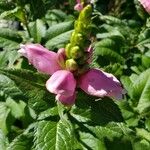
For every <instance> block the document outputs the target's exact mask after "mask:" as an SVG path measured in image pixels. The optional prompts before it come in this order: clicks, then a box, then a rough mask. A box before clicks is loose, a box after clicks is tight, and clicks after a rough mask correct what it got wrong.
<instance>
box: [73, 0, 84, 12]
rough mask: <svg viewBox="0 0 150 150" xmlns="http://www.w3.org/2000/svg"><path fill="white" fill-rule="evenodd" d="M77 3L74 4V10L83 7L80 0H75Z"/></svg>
mask: <svg viewBox="0 0 150 150" xmlns="http://www.w3.org/2000/svg"><path fill="white" fill-rule="evenodd" d="M76 2H77V4H76V5H75V6H74V10H77V11H81V10H82V9H83V4H82V2H81V0H76Z"/></svg>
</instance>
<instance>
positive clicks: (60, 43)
mask: <svg viewBox="0 0 150 150" xmlns="http://www.w3.org/2000/svg"><path fill="white" fill-rule="evenodd" d="M72 32H73V30H71V31H67V32H65V33H62V34H60V35H58V36H56V37H54V38H52V39H50V40H49V41H48V42H46V44H45V45H46V47H47V48H48V49H54V48H60V47H65V44H67V43H68V42H69V39H70V36H71V34H72Z"/></svg>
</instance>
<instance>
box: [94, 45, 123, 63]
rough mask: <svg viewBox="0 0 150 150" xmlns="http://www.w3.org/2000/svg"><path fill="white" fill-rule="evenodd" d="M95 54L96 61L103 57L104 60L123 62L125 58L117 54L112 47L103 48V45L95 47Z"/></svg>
mask: <svg viewBox="0 0 150 150" xmlns="http://www.w3.org/2000/svg"><path fill="white" fill-rule="evenodd" d="M95 54H96V55H97V59H98V60H97V61H99V60H101V59H102V58H104V59H105V61H104V62H105V63H106V62H109V63H110V62H115V63H116V62H119V63H121V64H122V63H124V61H125V59H124V58H123V57H122V56H121V55H120V54H118V53H117V52H115V51H113V50H112V49H109V48H105V47H95ZM102 60H103V59H102Z"/></svg>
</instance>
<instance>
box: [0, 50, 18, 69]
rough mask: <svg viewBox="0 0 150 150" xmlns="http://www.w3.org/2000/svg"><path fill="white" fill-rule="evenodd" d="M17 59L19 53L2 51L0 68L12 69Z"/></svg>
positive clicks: (0, 53)
mask: <svg viewBox="0 0 150 150" xmlns="http://www.w3.org/2000/svg"><path fill="white" fill-rule="evenodd" d="M18 58H19V53H17V51H16V50H14V51H10V50H4V51H2V52H0V67H1V68H4V67H9V68H12V67H13V65H14V63H15V61H16V60H17V59H18Z"/></svg>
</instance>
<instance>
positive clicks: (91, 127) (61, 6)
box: [0, 0, 150, 150]
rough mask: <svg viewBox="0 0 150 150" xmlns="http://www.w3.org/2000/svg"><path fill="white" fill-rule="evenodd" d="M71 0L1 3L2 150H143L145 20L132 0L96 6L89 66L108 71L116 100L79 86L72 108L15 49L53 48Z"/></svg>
mask: <svg viewBox="0 0 150 150" xmlns="http://www.w3.org/2000/svg"><path fill="white" fill-rule="evenodd" d="M74 4H75V1H74V0H68V1H67V0H38V1H37V0H7V1H6V0H0V13H1V15H0V150H28V149H31V150H41V149H42V150H149V149H150V17H149V15H148V14H147V13H146V12H145V11H144V10H143V8H142V6H140V4H139V2H138V0H105V1H103V0H98V1H97V2H96V3H95V4H94V5H93V7H94V12H93V25H92V34H93V36H95V35H96V40H95V42H94V43H93V47H94V56H93V62H92V66H94V67H98V68H103V69H104V70H105V71H107V72H110V73H113V74H114V75H116V76H117V77H118V78H119V79H120V80H121V82H122V84H123V87H124V88H125V89H126V91H127V94H126V95H125V96H124V99H123V100H121V101H112V100H111V99H108V98H103V99H102V100H101V99H97V98H95V97H90V96H89V95H86V94H85V93H83V92H82V91H80V90H79V91H78V97H77V100H76V104H75V105H74V106H73V107H72V108H71V109H66V108H64V107H63V106H62V105H61V104H59V103H58V104H57V103H56V102H55V99H54V95H53V94H51V93H49V92H47V91H46V88H45V82H46V80H47V79H48V78H49V77H48V76H46V75H43V74H40V73H37V71H36V70H35V69H34V68H33V67H32V66H31V65H29V64H28V62H27V60H26V59H25V58H22V57H20V55H19V54H18V53H17V50H18V49H19V44H20V43H26V42H34V43H41V44H42V45H44V46H45V47H47V48H48V49H50V50H54V51H57V49H58V48H60V47H64V46H65V44H66V43H68V41H69V38H70V35H71V33H72V31H73V26H74V25H73V23H74V21H75V19H76V18H77V16H78V13H77V12H75V11H74V10H73V7H74Z"/></svg>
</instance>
